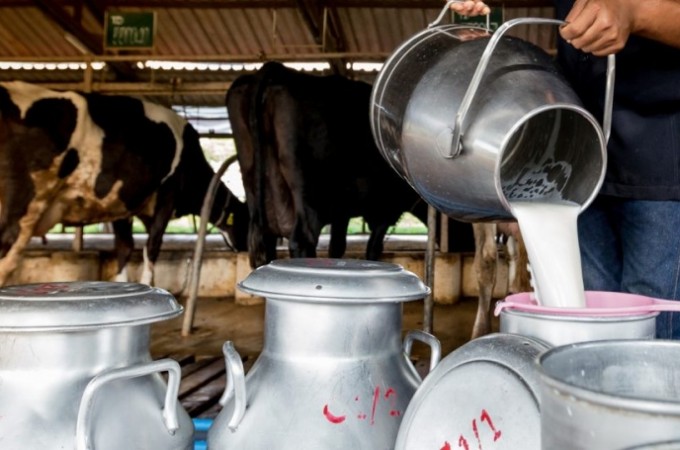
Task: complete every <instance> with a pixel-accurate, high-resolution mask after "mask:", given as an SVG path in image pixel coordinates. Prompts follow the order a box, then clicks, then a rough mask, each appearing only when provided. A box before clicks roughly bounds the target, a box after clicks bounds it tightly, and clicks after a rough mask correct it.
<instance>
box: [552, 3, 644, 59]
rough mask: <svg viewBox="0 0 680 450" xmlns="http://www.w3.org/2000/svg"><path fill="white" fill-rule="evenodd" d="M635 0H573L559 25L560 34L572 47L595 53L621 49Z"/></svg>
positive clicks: (632, 17)
mask: <svg viewBox="0 0 680 450" xmlns="http://www.w3.org/2000/svg"><path fill="white" fill-rule="evenodd" d="M634 6H635V1H628V0H624V1H622V0H576V2H575V3H574V6H573V7H572V8H571V11H570V12H569V14H568V15H567V17H566V18H565V21H566V22H567V25H564V26H562V27H560V35H561V36H562V38H564V40H566V41H567V42H569V43H570V44H571V45H573V46H574V47H576V48H578V49H580V50H582V51H584V52H586V53H592V54H593V55H595V56H606V55H610V54H612V53H617V52H618V51H620V50H621V49H622V48H623V46H624V45H625V44H626V41H627V40H628V36H630V33H631V30H632V28H633V25H634V19H635V11H634Z"/></svg>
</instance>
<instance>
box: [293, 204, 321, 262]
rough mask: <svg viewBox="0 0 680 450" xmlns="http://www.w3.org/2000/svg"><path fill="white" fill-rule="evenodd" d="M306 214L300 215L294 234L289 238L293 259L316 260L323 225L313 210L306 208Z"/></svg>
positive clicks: (296, 220)
mask: <svg viewBox="0 0 680 450" xmlns="http://www.w3.org/2000/svg"><path fill="white" fill-rule="evenodd" d="M304 209H305V210H306V211H305V214H304V215H302V214H298V215H297V217H296V219H295V225H294V226H293V233H292V234H291V236H290V237H289V238H288V249H289V251H290V256H291V258H316V246H317V244H318V243H319V234H321V228H322V227H321V223H320V222H319V219H318V217H317V215H316V213H315V212H314V211H313V210H312V209H311V208H304Z"/></svg>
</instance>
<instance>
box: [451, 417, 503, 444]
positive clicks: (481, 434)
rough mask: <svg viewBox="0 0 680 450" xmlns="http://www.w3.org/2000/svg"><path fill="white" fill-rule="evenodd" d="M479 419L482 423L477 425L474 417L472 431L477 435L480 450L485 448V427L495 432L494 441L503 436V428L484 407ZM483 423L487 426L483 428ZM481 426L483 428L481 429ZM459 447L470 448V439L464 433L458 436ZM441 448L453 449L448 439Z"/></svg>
mask: <svg viewBox="0 0 680 450" xmlns="http://www.w3.org/2000/svg"><path fill="white" fill-rule="evenodd" d="M479 421H480V425H477V418H474V419H472V424H471V425H472V433H473V434H474V436H475V440H476V441H477V449H478V450H484V445H483V443H482V440H483V437H484V436H486V432H485V431H486V430H485V428H488V429H489V431H491V432H492V433H493V442H496V441H498V440H499V439H500V438H501V436H502V433H501V430H498V429H497V428H496V426H495V425H494V424H493V420H492V419H491V415H490V414H489V412H488V411H487V410H486V409H482V412H481V414H480V415H479ZM481 424H484V425H485V426H484V427H483V428H482V426H481ZM480 428H481V430H480ZM458 448H460V449H463V450H470V443H469V442H468V440H467V439H466V438H465V436H463V435H462V434H461V435H460V436H459V437H458ZM439 450H451V444H449V442H448V441H444V445H442V446H441V447H440V448H439Z"/></svg>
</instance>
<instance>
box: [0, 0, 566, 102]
mask: <svg viewBox="0 0 680 450" xmlns="http://www.w3.org/2000/svg"><path fill="white" fill-rule="evenodd" d="M489 3H490V4H491V5H492V6H495V7H498V8H499V11H502V13H503V16H504V17H503V19H504V20H508V19H511V18H514V17H552V16H553V8H552V7H551V6H550V5H551V2H550V0H510V1H507V2H504V3H499V2H493V1H491V2H489ZM443 5H444V1H443V0H117V1H116V0H0V80H11V79H21V80H24V81H29V82H34V83H40V84H44V85H47V86H50V87H55V88H66V89H80V90H94V91H101V92H112V93H114V92H115V93H128V94H132V95H141V96H145V97H147V98H150V99H152V100H154V101H157V102H160V103H163V104H168V105H169V104H174V105H219V106H221V105H223V99H224V93H225V91H226V90H227V89H228V87H229V85H230V83H231V81H232V80H234V79H235V78H236V77H237V76H238V75H240V74H242V73H247V72H251V71H253V70H255V69H256V68H257V67H258V64H260V63H262V62H264V61H267V60H279V61H284V62H297V63H319V64H317V65H314V66H313V67H315V68H317V69H319V68H320V70H321V71H323V72H340V73H344V74H346V75H348V76H350V77H353V78H358V79H365V80H367V81H372V79H373V77H374V76H375V73H376V72H375V71H371V70H369V71H367V70H366V68H367V67H368V68H369V69H370V68H371V65H370V64H366V63H378V64H379V63H382V62H383V61H384V60H385V59H386V58H387V57H388V56H389V54H390V53H391V52H392V51H393V50H394V49H395V48H396V47H397V46H398V45H399V44H400V43H402V42H403V41H405V40H406V39H408V38H409V37H410V36H412V35H414V34H416V33H418V32H419V31H421V30H423V29H424V28H425V27H426V26H427V24H428V23H430V22H432V21H433V20H434V19H435V18H436V17H437V16H438V15H439V13H440V11H441V10H442V7H443ZM133 12H153V13H155V26H156V30H155V38H154V46H153V48H152V49H142V50H131V49H116V48H111V47H109V46H107V45H104V42H105V39H104V34H105V23H106V21H107V20H111V19H110V18H111V17H112V16H115V15H120V14H121V13H126V14H128V13H133ZM107 17H108V18H109V19H107ZM445 20H450V19H449V18H447V19H445ZM512 34H514V35H516V36H519V37H523V38H525V39H527V40H529V41H531V42H533V43H535V44H537V45H539V46H541V47H543V48H545V49H546V50H549V51H550V50H551V49H552V47H553V45H554V44H553V43H554V40H555V30H554V29H553V27H546V26H540V25H529V26H525V27H521V28H517V29H515V30H514V31H513V32H512ZM173 62H174V64H173ZM180 63H185V64H180ZM187 63H189V64H187Z"/></svg>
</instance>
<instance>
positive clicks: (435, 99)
mask: <svg viewBox="0 0 680 450" xmlns="http://www.w3.org/2000/svg"><path fill="white" fill-rule="evenodd" d="M445 9H446V8H445ZM440 17H441V16H440ZM524 23H537V24H551V25H555V24H561V23H562V22H560V21H556V20H551V19H530V18H526V19H514V20H510V21H508V22H506V23H504V24H503V25H501V26H500V27H499V28H498V30H497V31H496V32H495V33H493V34H490V32H488V31H487V30H486V29H483V28H477V27H471V26H466V25H455V24H449V25H437V23H433V24H432V25H430V27H429V28H427V29H426V30H424V31H422V32H420V33H419V34H417V35H415V36H413V37H412V38H410V39H409V40H408V41H406V42H405V43H403V44H402V45H401V46H400V47H399V48H398V49H397V50H396V51H394V52H393V53H392V55H391V56H390V57H389V58H388V60H387V62H386V63H385V65H384V66H383V69H382V70H381V72H380V74H379V75H378V78H377V80H376V82H375V84H374V87H373V92H372V97H371V126H372V130H373V135H374V138H375V140H376V143H377V145H378V148H379V149H380V151H381V153H382V155H383V157H385V159H386V160H387V161H388V162H389V163H390V165H391V166H392V168H393V169H394V170H396V171H397V172H398V173H399V174H400V175H401V176H402V177H404V178H405V179H406V180H407V181H408V182H409V183H410V184H411V185H412V186H413V188H414V189H415V190H416V191H417V192H418V193H419V194H420V195H421V196H422V197H423V198H424V199H425V200H426V201H427V202H428V203H429V204H431V205H432V206H434V207H435V208H437V209H438V210H439V211H442V212H443V213H445V214H447V215H449V216H451V217H454V218H457V219H461V220H468V221H479V220H506V219H510V218H512V214H511V213H510V206H509V202H510V201H512V200H543V201H547V202H550V201H566V202H573V203H576V204H579V205H581V206H582V208H585V207H586V206H587V205H588V204H590V202H591V201H592V199H593V198H594V197H595V195H596V194H597V191H598V190H599V188H600V186H601V184H602V181H603V179H604V173H605V165H606V136H605V134H606V133H608V131H607V132H606V133H604V132H603V131H602V129H601V128H600V126H599V125H598V123H597V121H596V120H595V119H594V118H593V117H592V116H591V115H590V113H588V112H587V111H586V110H585V109H584V108H583V106H582V104H581V102H580V100H579V98H578V96H577V95H576V93H575V92H574V91H573V90H572V88H571V87H570V86H569V84H568V83H567V81H566V79H565V78H564V77H563V76H562V75H561V74H560V73H559V71H558V70H557V68H556V66H555V63H554V62H553V60H552V57H550V56H549V55H548V54H547V53H545V52H544V51H543V50H541V49H540V48H538V47H536V46H534V45H532V44H529V43H528V42H526V41H523V40H520V39H516V38H510V37H505V36H503V34H504V33H505V32H506V31H507V30H508V29H509V28H510V27H512V26H515V25H519V24H524ZM609 64H610V66H609V69H610V70H609V74H610V77H609V78H608V80H610V81H608V88H607V99H606V100H605V104H606V105H607V106H606V108H605V111H607V112H606V113H605V119H604V123H605V129H608V124H609V123H610V121H611V99H612V98H613V97H612V94H611V93H612V91H613V73H614V72H613V67H614V59H613V57H610V58H609Z"/></svg>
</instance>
